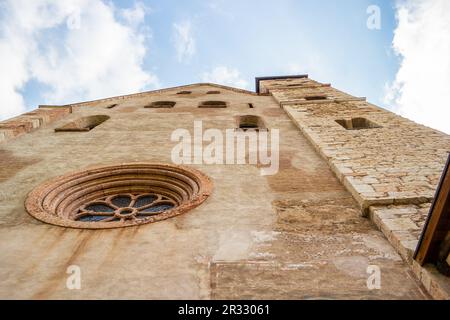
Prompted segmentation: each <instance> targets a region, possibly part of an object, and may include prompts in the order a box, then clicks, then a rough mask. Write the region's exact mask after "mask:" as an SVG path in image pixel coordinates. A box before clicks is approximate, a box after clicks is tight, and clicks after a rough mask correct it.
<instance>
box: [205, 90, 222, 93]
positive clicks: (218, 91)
mask: <svg viewBox="0 0 450 320" xmlns="http://www.w3.org/2000/svg"><path fill="white" fill-rule="evenodd" d="M206 94H220V91H214V90H213V91H208V92H207V93H206Z"/></svg>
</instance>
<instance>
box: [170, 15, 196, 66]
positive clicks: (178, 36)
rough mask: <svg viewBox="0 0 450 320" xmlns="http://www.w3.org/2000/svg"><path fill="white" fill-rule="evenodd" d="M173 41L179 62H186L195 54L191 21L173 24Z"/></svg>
mask: <svg viewBox="0 0 450 320" xmlns="http://www.w3.org/2000/svg"><path fill="white" fill-rule="evenodd" d="M173 43H174V46H175V50H176V53H177V58H178V61H179V62H186V61H189V59H190V58H191V57H192V56H193V55H194V54H195V52H196V47H195V39H194V36H193V34H192V23H191V21H188V20H186V21H183V22H180V23H174V24H173Z"/></svg>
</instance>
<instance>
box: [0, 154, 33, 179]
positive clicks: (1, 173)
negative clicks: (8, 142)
mask: <svg viewBox="0 0 450 320" xmlns="http://www.w3.org/2000/svg"><path fill="white" fill-rule="evenodd" d="M39 161H41V159H38V158H34V157H18V156H15V155H14V153H13V152H11V151H9V150H4V149H0V183H1V182H4V181H6V180H8V179H10V178H12V177H14V176H15V175H16V174H17V173H18V172H19V171H21V170H22V169H24V168H26V167H28V166H30V165H33V164H35V163H37V162H39Z"/></svg>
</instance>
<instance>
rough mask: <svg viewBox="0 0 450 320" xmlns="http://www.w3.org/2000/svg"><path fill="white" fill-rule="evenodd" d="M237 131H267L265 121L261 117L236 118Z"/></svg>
mask: <svg viewBox="0 0 450 320" xmlns="http://www.w3.org/2000/svg"><path fill="white" fill-rule="evenodd" d="M236 121H237V126H238V127H237V128H236V131H266V130H267V128H266V125H265V123H264V120H263V119H262V118H261V117H259V116H254V115H245V116H238V117H236Z"/></svg>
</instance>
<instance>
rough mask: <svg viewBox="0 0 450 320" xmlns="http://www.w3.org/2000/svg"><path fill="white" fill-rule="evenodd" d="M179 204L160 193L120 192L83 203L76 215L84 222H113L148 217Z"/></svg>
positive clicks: (77, 219) (77, 218) (75, 218)
mask: <svg viewBox="0 0 450 320" xmlns="http://www.w3.org/2000/svg"><path fill="white" fill-rule="evenodd" d="M176 206H177V204H176V203H175V202H174V201H173V200H171V199H169V198H167V197H165V196H162V195H160V194H155V193H145V194H120V195H114V196H109V197H104V198H100V199H96V200H94V201H91V202H89V203H86V204H85V205H83V206H82V207H81V208H80V209H79V212H78V214H77V215H76V216H75V217H74V220H76V221H82V222H97V221H101V222H113V221H122V222H124V221H127V220H140V219H146V218H149V217H151V216H154V215H158V214H161V213H163V212H165V211H168V210H171V209H173V208H175V207H176Z"/></svg>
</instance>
